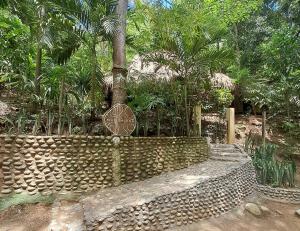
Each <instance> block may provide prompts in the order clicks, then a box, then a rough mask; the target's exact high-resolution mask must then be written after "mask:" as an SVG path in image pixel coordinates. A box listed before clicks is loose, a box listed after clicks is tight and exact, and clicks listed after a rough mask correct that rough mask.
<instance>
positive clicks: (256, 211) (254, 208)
mask: <svg viewBox="0 0 300 231" xmlns="http://www.w3.org/2000/svg"><path fill="white" fill-rule="evenodd" d="M245 209H246V210H247V211H248V212H249V213H251V214H252V215H254V216H261V214H262V212H261V210H260V208H259V207H258V205H257V204H254V203H247V204H246V205H245Z"/></svg>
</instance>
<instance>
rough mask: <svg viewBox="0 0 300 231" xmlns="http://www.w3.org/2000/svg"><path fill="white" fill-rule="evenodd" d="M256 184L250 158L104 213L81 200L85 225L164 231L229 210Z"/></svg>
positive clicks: (125, 230) (127, 230)
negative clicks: (94, 213)
mask: <svg viewBox="0 0 300 231" xmlns="http://www.w3.org/2000/svg"><path fill="white" fill-rule="evenodd" d="M255 184H256V180H255V170H254V167H253V165H252V162H251V160H249V161H247V162H244V163H241V164H240V165H239V166H238V167H237V168H235V169H232V168H228V170H227V173H225V174H223V175H221V176H217V177H212V178H208V179H206V180H203V181H201V182H199V183H198V184H196V185H195V186H193V187H191V188H188V189H184V190H180V189H178V190H177V191H174V192H173V193H168V194H165V195H161V196H157V197H155V198H154V199H152V200H150V201H147V200H142V201H141V202H139V201H137V202H136V205H132V206H126V205H123V204H122V205H120V206H119V207H118V208H117V209H111V208H110V210H109V212H107V213H106V214H105V215H104V214H97V217H93V216H92V215H90V214H91V211H90V209H88V208H85V207H86V206H87V205H86V203H87V202H83V208H84V210H86V212H87V214H86V215H85V216H86V219H85V225H86V227H87V230H90V231H92V230H105V231H107V230H110V231H135V230H136V231H137V230H149V231H161V230H166V229H170V228H172V227H174V226H181V225H186V224H189V223H193V222H197V221H199V220H201V219H204V218H208V217H213V216H218V215H220V214H222V213H225V212H227V211H229V210H230V209H232V208H234V207H236V206H237V205H238V204H240V203H241V202H242V201H243V199H244V198H245V197H247V196H248V195H251V194H252V193H253V192H254V189H255ZM88 203H89V202H88ZM91 203H92V202H91ZM170 230H171V229H170Z"/></svg>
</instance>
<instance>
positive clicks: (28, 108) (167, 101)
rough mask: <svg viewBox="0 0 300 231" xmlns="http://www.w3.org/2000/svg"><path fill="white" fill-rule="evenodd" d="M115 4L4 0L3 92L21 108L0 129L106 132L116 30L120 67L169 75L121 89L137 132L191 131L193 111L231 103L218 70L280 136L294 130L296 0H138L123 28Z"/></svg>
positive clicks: (0, 27) (299, 85) (0, 26)
mask: <svg viewBox="0 0 300 231" xmlns="http://www.w3.org/2000/svg"><path fill="white" fill-rule="evenodd" d="M118 2H120V1H115V0H103V1H97V0H80V1H79V0H66V1H60V0H54V1H50V0H24V1H17V0H1V1H0V6H1V9H0V35H1V36H0V88H1V90H3V91H4V94H5V95H7V94H8V95H10V98H11V99H12V101H13V103H12V104H13V105H14V106H15V107H16V108H17V109H19V110H17V111H16V112H15V113H12V114H10V115H8V116H6V117H5V118H2V120H1V121H2V122H1V129H2V131H4V132H15V133H24V132H27V133H28V132H32V133H34V134H38V133H41V134H49V135H50V134H71V133H83V134H84V133H91V132H93V133H97V134H105V132H106V131H105V130H104V129H103V126H102V123H101V115H102V114H103V113H104V112H105V111H106V110H107V109H108V108H109V107H110V106H111V104H112V99H113V96H112V89H111V88H112V86H111V85H110V84H107V81H106V78H107V76H108V75H111V74H110V72H111V70H112V67H113V66H114V71H115V72H116V71H120V70H119V69H118V62H119V61H120V60H121V61H122V62H123V61H124V58H125V56H122V58H121V57H120V56H119V55H117V56H118V57H116V56H114V60H113V59H112V57H113V48H114V47H118V46H117V45H116V43H117V42H120V39H119V40H118V38H121V37H122V43H124V42H126V44H127V50H126V56H127V60H128V65H127V66H129V64H130V61H131V60H132V59H133V58H134V57H135V56H136V55H140V56H141V57H144V62H143V65H145V66H146V65H147V64H149V63H151V62H152V63H156V64H157V65H158V69H157V70H156V71H158V70H159V69H160V68H168V69H169V70H170V71H171V73H172V74H171V76H170V78H168V80H166V79H159V80H158V79H156V78H154V77H153V78H143V76H142V77H141V78H140V79H141V80H140V81H134V78H132V79H133V80H131V81H128V82H127V83H126V84H125V85H122V88H125V90H126V93H127V95H128V97H127V98H124V96H125V95H126V94H125V92H124V91H123V92H122V94H123V95H122V97H123V98H124V99H122V101H124V100H125V101H126V103H128V104H129V105H130V106H131V108H132V109H133V110H134V111H135V113H136V116H137V120H138V126H137V129H136V132H135V135H193V129H194V125H195V124H194V121H193V107H194V106H196V105H199V104H201V105H202V107H203V109H204V110H205V111H220V112H221V111H224V108H225V107H228V106H230V105H231V104H232V101H233V99H234V97H233V90H232V89H226V88H219V87H218V88H216V87H214V86H213V85H212V83H211V81H210V78H211V76H212V75H213V74H214V73H224V74H228V75H229V76H230V77H231V78H232V79H233V80H234V82H235V85H236V87H237V88H238V89H239V90H240V91H241V99H240V100H241V102H249V103H251V104H252V106H253V108H256V107H258V108H260V107H264V108H267V110H268V116H269V117H272V118H275V117H279V118H282V119H280V120H281V121H283V123H280V124H279V126H280V128H281V129H283V131H285V132H288V133H289V134H291V136H296V137H297V136H299V134H300V132H299V131H300V126H299V113H300V95H299V94H300V82H299V81H300V63H299V52H300V43H299V31H300V21H299V8H300V7H299V1H297V0H285V1H279V0H278V1H276V0H275V1H274V0H264V1H262V0H247V1H239V0H238V1H233V0H224V1H218V0H201V1H199V0H186V1H182V0H173V1H164V0H158V1H156V0H149V1H142V0H135V1H130V2H129V5H128V13H127V16H126V9H125V8H126V6H125V8H124V7H123V11H122V12H123V16H126V17H127V21H126V22H127V31H126V33H125V31H123V32H122V33H121V31H120V25H121V21H120V20H119V19H118V17H119V15H118V14H117V13H116V12H117V9H119V10H120V8H118V7H117V6H119V5H118ZM122 2H123V3H124V2H126V1H122ZM124 9H125V10H124ZM122 22H123V24H122V28H123V30H124V22H125V20H123V21H122ZM125 36H126V38H125ZM116 38H117V39H116ZM123 40H124V41H123ZM123 45H124V44H123ZM122 49H123V48H122ZM122 49H120V51H122ZM123 64H124V62H123ZM120 68H121V69H124V68H125V66H124V65H122V66H121V67H120ZM121 72H122V73H121V74H122V75H123V76H126V74H127V73H126V71H125V70H121ZM129 75H130V73H129ZM114 77H116V75H114ZM115 79H116V78H115ZM97 126H98V127H100V128H99V129H98V130H97V131H96V130H95V127H97Z"/></svg>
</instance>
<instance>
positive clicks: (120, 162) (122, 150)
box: [0, 136, 208, 196]
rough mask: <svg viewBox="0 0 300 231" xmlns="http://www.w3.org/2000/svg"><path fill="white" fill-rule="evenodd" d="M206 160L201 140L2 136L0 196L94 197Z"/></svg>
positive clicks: (0, 139)
mask: <svg viewBox="0 0 300 231" xmlns="http://www.w3.org/2000/svg"><path fill="white" fill-rule="evenodd" d="M115 140H116V141H115ZM207 158H208V144H207V142H206V140H205V139H202V138H184V137H182V138H167V137H166V138H163V137H160V138H133V137H120V138H118V139H116V137H115V138H113V137H104V136H93V137H92V136H68V137H64V136H61V137H58V136H56V137H55V136H53V137H45V136H0V192H1V193H0V196H5V195H6V194H10V193H14V192H15V193H21V192H27V193H30V194H35V193H38V192H40V193H45V194H50V193H54V192H60V191H71V192H86V191H94V190H98V189H102V188H107V187H111V186H113V185H119V184H124V183H128V182H132V181H139V180H144V179H147V178H150V177H153V176H155V175H158V174H160V173H163V172H167V171H173V170H178V169H182V168H185V167H188V166H190V165H192V164H196V163H200V162H203V161H205V160H207Z"/></svg>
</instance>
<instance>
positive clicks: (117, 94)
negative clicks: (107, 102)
mask: <svg viewBox="0 0 300 231" xmlns="http://www.w3.org/2000/svg"><path fill="white" fill-rule="evenodd" d="M127 8H128V0H118V4H117V7H116V14H117V17H118V24H117V29H116V32H115V33H114V36H113V70H112V72H113V100H112V104H113V105H115V104H118V103H120V104H123V103H125V101H126V91H125V86H124V85H125V79H126V76H127V68H126V53H125V40H126V16H127Z"/></svg>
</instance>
